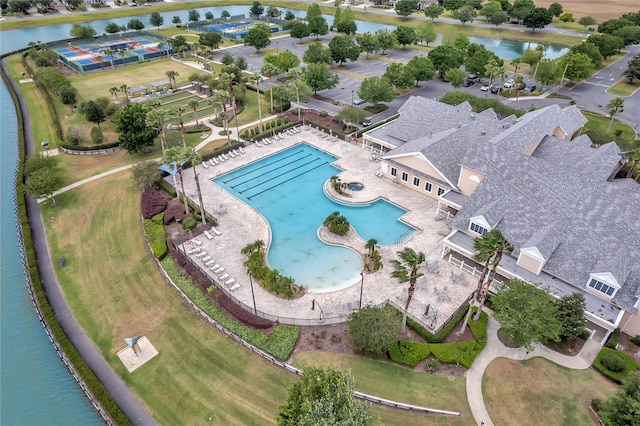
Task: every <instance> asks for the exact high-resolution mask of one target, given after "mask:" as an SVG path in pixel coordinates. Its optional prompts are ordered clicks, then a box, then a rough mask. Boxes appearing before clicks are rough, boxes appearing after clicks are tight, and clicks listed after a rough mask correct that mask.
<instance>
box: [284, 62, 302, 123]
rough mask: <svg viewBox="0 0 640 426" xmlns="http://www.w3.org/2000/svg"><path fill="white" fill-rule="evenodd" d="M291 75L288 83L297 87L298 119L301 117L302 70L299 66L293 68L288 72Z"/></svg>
mask: <svg viewBox="0 0 640 426" xmlns="http://www.w3.org/2000/svg"><path fill="white" fill-rule="evenodd" d="M287 77H289V82H288V84H290V85H292V86H293V87H294V88H295V89H296V104H298V121H300V119H301V108H300V82H301V81H302V71H300V69H299V68H293V69H291V70H289V72H288V73H287Z"/></svg>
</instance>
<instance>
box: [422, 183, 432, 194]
mask: <svg viewBox="0 0 640 426" xmlns="http://www.w3.org/2000/svg"><path fill="white" fill-rule="evenodd" d="M424 190H425V191H427V192H431V182H425V183H424Z"/></svg>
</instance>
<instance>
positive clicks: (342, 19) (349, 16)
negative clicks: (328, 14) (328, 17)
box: [333, 6, 358, 35]
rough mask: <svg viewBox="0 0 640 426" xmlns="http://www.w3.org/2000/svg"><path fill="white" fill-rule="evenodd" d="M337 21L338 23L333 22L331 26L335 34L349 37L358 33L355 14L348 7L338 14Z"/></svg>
mask: <svg viewBox="0 0 640 426" xmlns="http://www.w3.org/2000/svg"><path fill="white" fill-rule="evenodd" d="M338 9H339V8H338ZM336 16H338V14H336ZM336 19H337V18H336ZM337 20H338V22H336V21H335V20H334V24H333V25H334V27H335V30H336V31H337V32H339V33H342V34H346V35H350V34H355V33H356V32H357V31H358V26H357V24H356V17H355V14H354V13H353V10H351V8H350V7H349V6H347V7H346V9H344V10H342V12H340V14H339V19H337Z"/></svg>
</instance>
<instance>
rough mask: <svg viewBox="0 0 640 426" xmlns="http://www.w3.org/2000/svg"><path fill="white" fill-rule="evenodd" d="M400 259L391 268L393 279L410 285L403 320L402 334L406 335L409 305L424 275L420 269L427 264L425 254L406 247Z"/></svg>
mask: <svg viewBox="0 0 640 426" xmlns="http://www.w3.org/2000/svg"><path fill="white" fill-rule="evenodd" d="M398 257H399V258H400V260H398V259H393V260H392V261H391V266H393V271H392V272H391V278H396V279H397V280H398V282H400V283H406V282H408V283H409V289H408V293H407V302H406V303H405V305H404V315H403V318H402V331H401V332H402V333H404V327H405V323H406V318H407V317H406V315H407V310H408V309H409V304H410V303H411V299H412V298H413V292H414V291H415V289H416V281H417V280H418V278H420V277H421V276H423V275H424V274H423V273H422V272H420V268H422V265H423V264H424V263H425V261H426V256H425V254H424V253H423V252H418V253H416V251H415V250H414V249H412V248H411V247H405V248H404V249H403V250H401V251H399V252H398Z"/></svg>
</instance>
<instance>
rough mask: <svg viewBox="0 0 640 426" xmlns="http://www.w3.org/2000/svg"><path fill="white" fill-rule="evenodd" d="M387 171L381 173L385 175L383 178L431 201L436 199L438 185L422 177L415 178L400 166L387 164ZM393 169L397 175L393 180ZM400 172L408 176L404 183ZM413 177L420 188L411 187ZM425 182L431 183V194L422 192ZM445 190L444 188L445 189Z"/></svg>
mask: <svg viewBox="0 0 640 426" xmlns="http://www.w3.org/2000/svg"><path fill="white" fill-rule="evenodd" d="M425 164H426V163H425ZM386 166H387V169H386V170H383V172H384V173H385V177H387V178H389V179H391V180H394V181H395V182H396V183H397V184H398V185H402V186H404V187H405V188H409V189H412V190H414V191H416V192H418V193H420V194H422V195H426V196H427V197H430V198H433V199H437V198H438V188H439V185H438V184H436V183H434V182H433V181H431V180H427V179H425V178H424V177H423V176H416V175H414V174H413V173H411V172H410V171H408V170H406V169H404V168H403V167H402V166H400V165H395V164H387V165H386ZM392 168H395V169H396V170H397V175H396V177H395V178H394V177H393V176H391V169H392ZM402 172H406V173H407V174H408V175H409V178H408V179H407V181H406V182H404V181H403V180H402ZM414 177H418V178H419V179H420V186H419V187H416V186H414V185H413V178H414ZM425 182H430V183H431V192H427V191H425V190H424V185H425ZM445 189H446V188H445Z"/></svg>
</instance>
